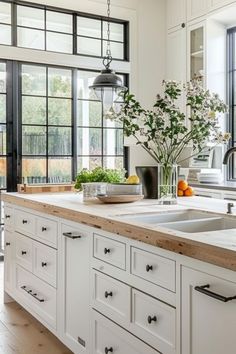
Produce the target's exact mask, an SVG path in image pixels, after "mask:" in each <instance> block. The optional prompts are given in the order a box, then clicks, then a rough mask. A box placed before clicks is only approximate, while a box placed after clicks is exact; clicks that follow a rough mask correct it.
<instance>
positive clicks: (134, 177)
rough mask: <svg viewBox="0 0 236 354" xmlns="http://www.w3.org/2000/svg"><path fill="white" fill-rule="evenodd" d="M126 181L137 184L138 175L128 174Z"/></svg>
mask: <svg viewBox="0 0 236 354" xmlns="http://www.w3.org/2000/svg"><path fill="white" fill-rule="evenodd" d="M126 183H129V184H138V183H139V178H138V176H136V175H133V176H129V177H128V178H127V180H126Z"/></svg>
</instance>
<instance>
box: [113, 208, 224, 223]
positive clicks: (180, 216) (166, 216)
mask: <svg viewBox="0 0 236 354" xmlns="http://www.w3.org/2000/svg"><path fill="white" fill-rule="evenodd" d="M215 215H216V216H218V215H217V214H214V213H208V212H203V211H198V210H192V209H187V210H180V211H167V212H165V213H163V212H161V213H140V214H135V215H119V217H120V218H122V220H124V219H125V220H129V221H132V222H133V221H135V222H139V223H143V224H149V225H155V224H162V223H169V222H176V221H185V220H196V219H208V218H212V217H214V216H215Z"/></svg>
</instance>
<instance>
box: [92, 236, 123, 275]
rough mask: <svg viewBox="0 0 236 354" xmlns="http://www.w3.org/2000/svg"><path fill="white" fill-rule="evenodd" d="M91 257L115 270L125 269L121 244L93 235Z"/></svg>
mask: <svg viewBox="0 0 236 354" xmlns="http://www.w3.org/2000/svg"><path fill="white" fill-rule="evenodd" d="M93 256H94V257H95V258H98V259H101V260H102V261H104V262H107V263H109V264H112V265H113V266H115V267H117V268H121V269H125V244H124V243H122V242H119V241H115V240H112V239H110V238H108V237H104V236H101V235H98V234H94V238H93Z"/></svg>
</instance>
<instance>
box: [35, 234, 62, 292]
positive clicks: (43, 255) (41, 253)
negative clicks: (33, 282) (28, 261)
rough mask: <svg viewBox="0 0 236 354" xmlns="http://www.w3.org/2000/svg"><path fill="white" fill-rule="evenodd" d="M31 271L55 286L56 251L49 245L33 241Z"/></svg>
mask: <svg viewBox="0 0 236 354" xmlns="http://www.w3.org/2000/svg"><path fill="white" fill-rule="evenodd" d="M33 255H34V260H33V273H34V274H35V275H36V276H38V277H39V278H41V279H42V280H44V281H46V282H47V283H49V284H50V285H52V286H54V287H56V284H57V251H56V250H55V249H53V248H51V247H49V246H45V245H43V244H40V243H39V242H36V241H34V242H33Z"/></svg>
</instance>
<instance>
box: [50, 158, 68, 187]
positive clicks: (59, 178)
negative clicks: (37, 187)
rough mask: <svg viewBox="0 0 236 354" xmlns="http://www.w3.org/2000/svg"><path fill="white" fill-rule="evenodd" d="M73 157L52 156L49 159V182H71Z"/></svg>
mask: <svg viewBox="0 0 236 354" xmlns="http://www.w3.org/2000/svg"><path fill="white" fill-rule="evenodd" d="M71 180H72V178H71V158H50V159H49V160H48V182H49V183H60V182H71Z"/></svg>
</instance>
